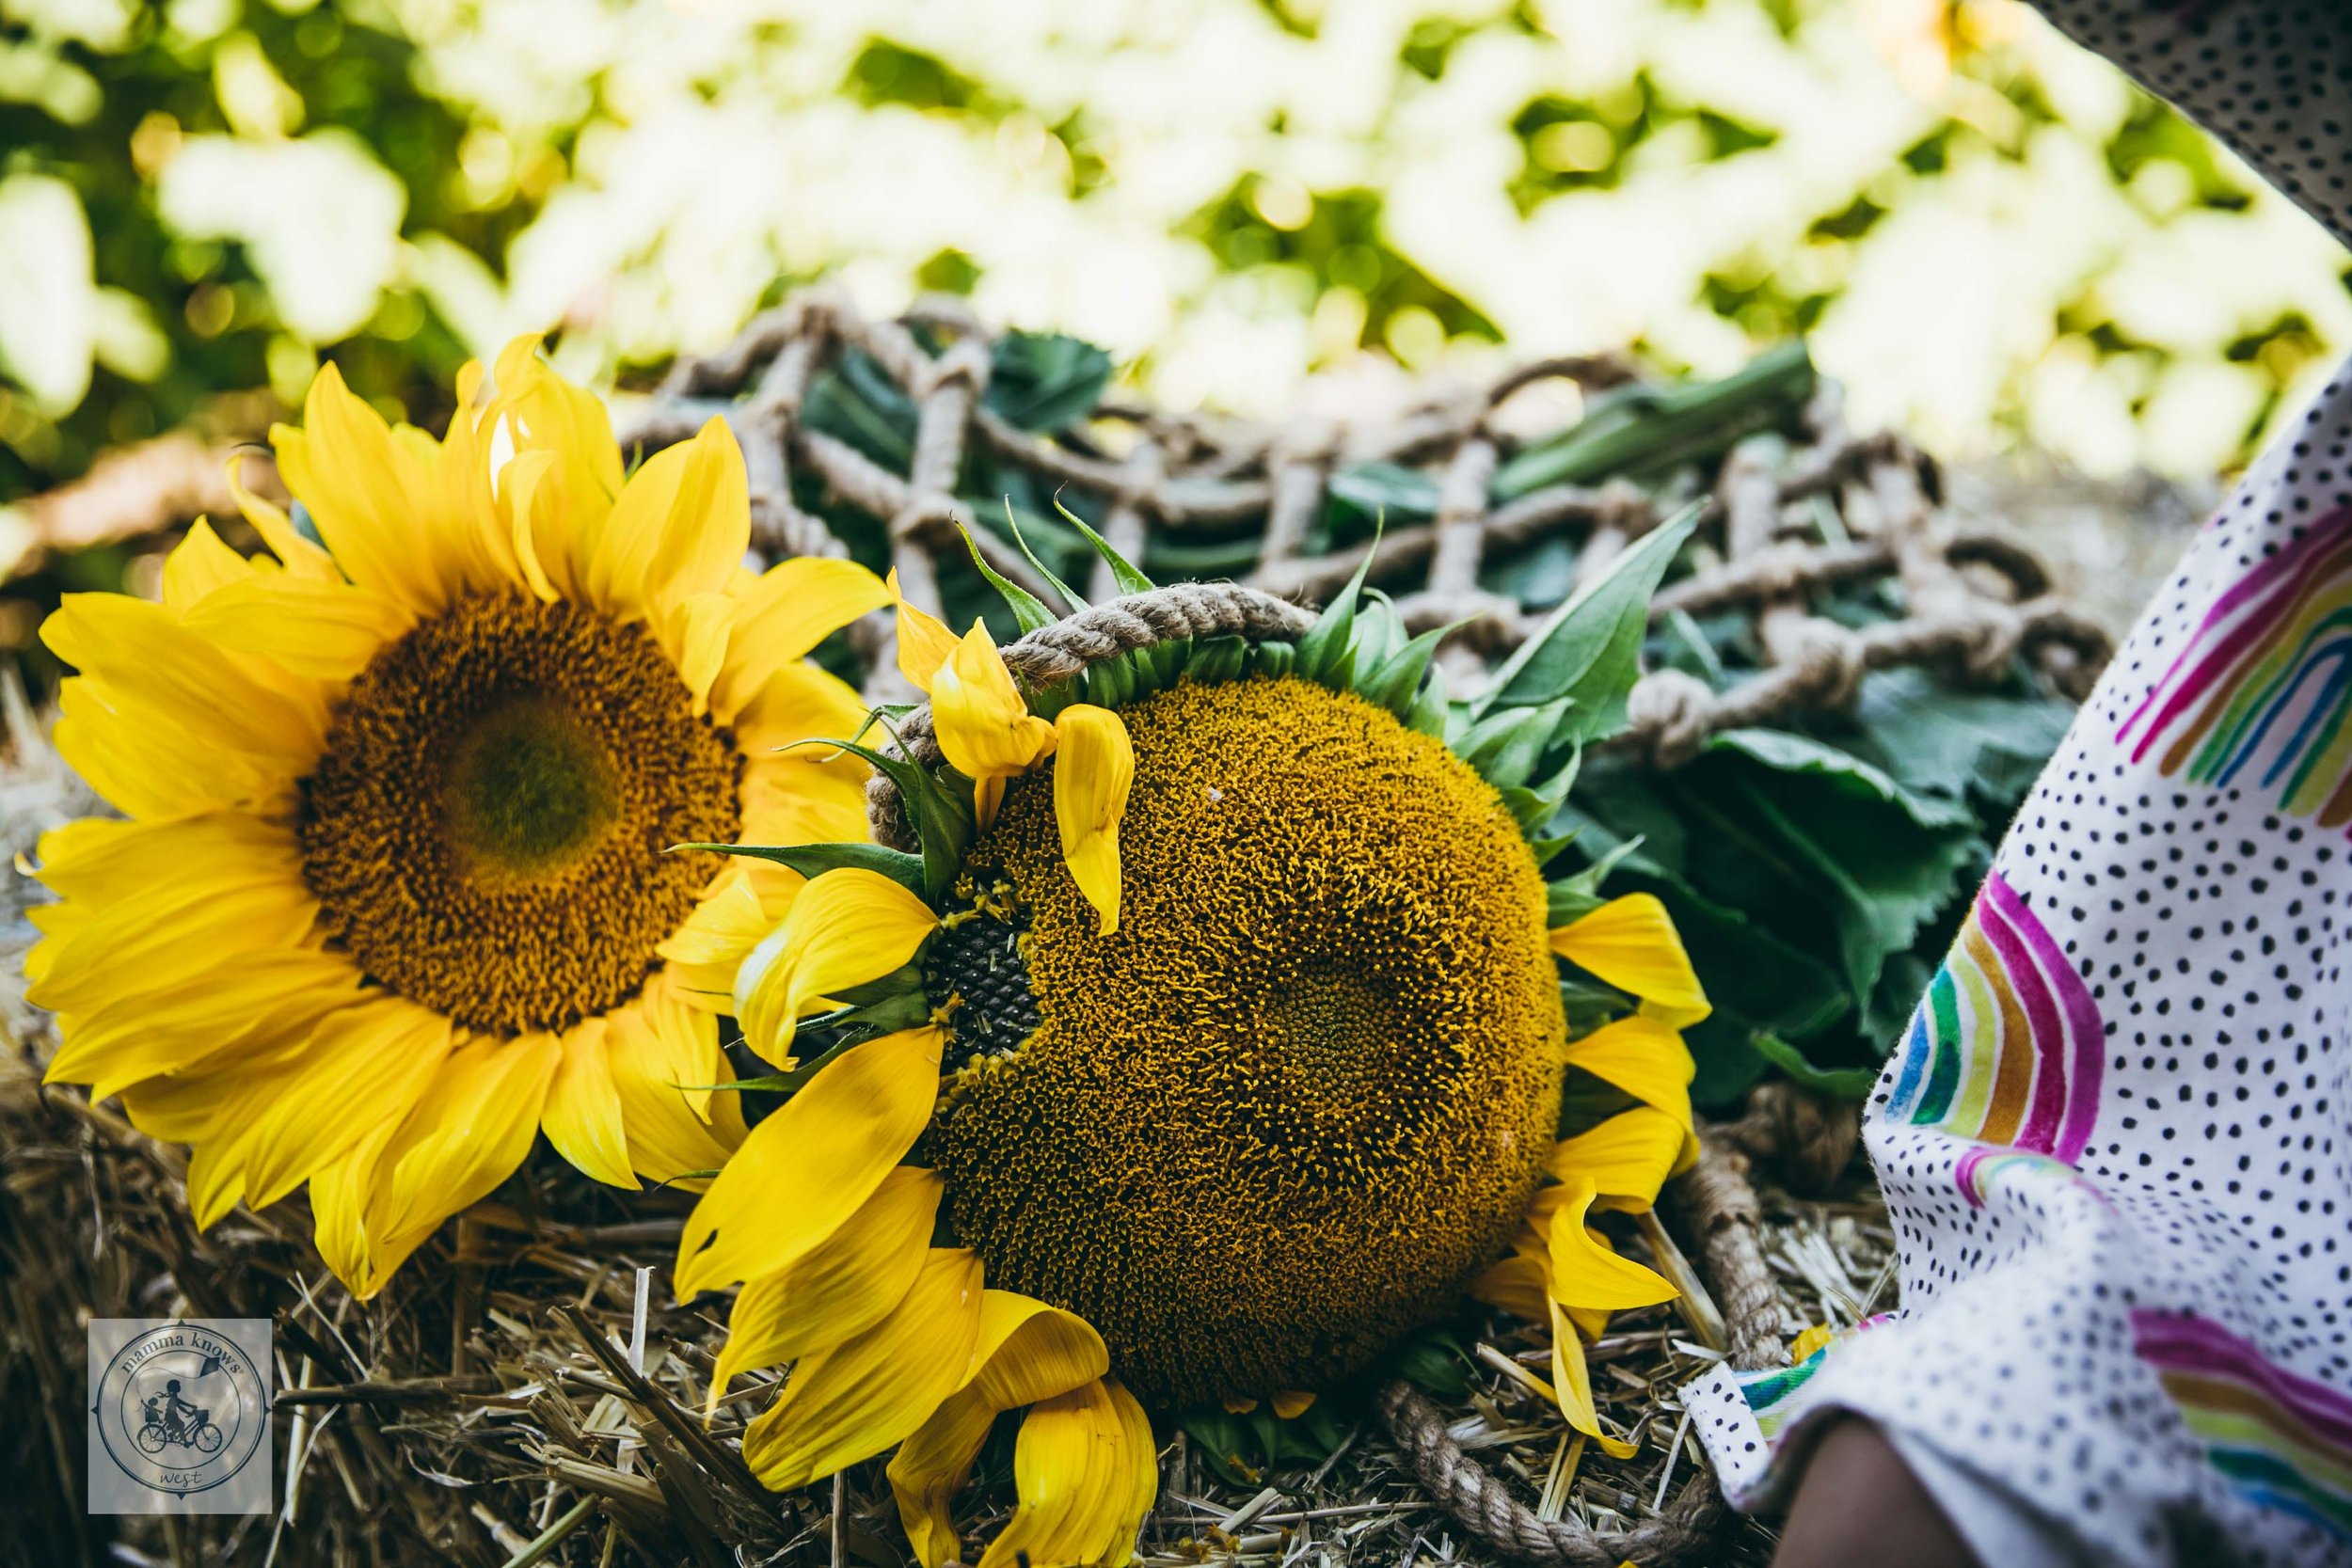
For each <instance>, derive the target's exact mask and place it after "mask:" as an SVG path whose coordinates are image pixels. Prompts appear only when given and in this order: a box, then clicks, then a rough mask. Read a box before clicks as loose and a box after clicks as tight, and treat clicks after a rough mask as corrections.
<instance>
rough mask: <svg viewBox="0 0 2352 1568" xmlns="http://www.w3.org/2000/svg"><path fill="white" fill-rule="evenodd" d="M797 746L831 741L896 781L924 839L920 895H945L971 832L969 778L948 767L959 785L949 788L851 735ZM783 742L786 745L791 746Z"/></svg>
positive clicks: (925, 771)
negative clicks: (843, 738)
mask: <svg viewBox="0 0 2352 1568" xmlns="http://www.w3.org/2000/svg"><path fill="white" fill-rule="evenodd" d="M796 746H833V747H836V748H838V749H839V750H841V751H844V752H849V753H850V755H851V756H854V757H862V758H864V759H865V760H866V764H867V765H868V766H869V767H871V768H873V769H874V770H875V771H876V772H878V773H882V774H883V775H885V776H887V777H888V778H889V780H890V782H891V783H892V784H897V785H898V799H899V800H901V801H902V802H903V803H904V804H905V806H906V810H907V816H908V818H909V819H910V820H911V821H912V822H913V823H914V834H915V837H917V838H919V839H920V840H922V843H923V886H922V888H921V889H920V892H921V893H922V895H923V896H924V897H925V898H927V899H933V900H936V899H938V898H940V897H942V896H944V895H946V892H947V889H948V888H949V887H950V886H952V885H953V884H954V882H955V879H956V872H957V870H958V869H959V868H960V867H961V864H962V863H963V851H964V849H965V848H966V847H969V846H970V844H971V842H972V833H973V820H972V790H971V784H970V782H969V781H968V780H965V779H964V778H963V775H961V773H957V772H955V770H954V769H952V768H948V769H945V770H944V771H945V772H946V774H948V775H949V776H951V777H953V778H954V779H955V780H956V781H957V783H958V784H960V785H961V788H959V789H954V790H950V789H949V788H948V787H947V785H946V784H945V783H943V782H942V779H941V778H940V776H939V775H936V774H934V773H932V772H931V770H930V769H929V768H924V767H921V766H919V765H918V764H915V763H912V762H909V761H908V760H907V759H906V758H904V757H893V756H884V755H883V754H882V752H877V751H875V750H874V749H873V748H872V747H870V746H863V745H860V744H859V743H857V742H856V741H854V740H803V741H799V742H796ZM793 749H794V747H787V748H786V750H787V751H789V750H793Z"/></svg>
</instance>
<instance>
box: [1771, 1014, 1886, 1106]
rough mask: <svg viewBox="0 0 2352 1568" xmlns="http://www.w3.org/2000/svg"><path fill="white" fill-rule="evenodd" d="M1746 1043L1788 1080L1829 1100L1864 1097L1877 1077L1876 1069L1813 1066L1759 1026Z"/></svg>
mask: <svg viewBox="0 0 2352 1568" xmlns="http://www.w3.org/2000/svg"><path fill="white" fill-rule="evenodd" d="M1750 1043H1751V1044H1753V1045H1754V1046H1755V1047H1756V1054H1757V1055H1759V1056H1761V1057H1763V1058H1764V1059H1765V1060H1766V1061H1767V1062H1770V1063H1771V1064H1772V1066H1774V1067H1776V1068H1778V1069H1780V1070H1781V1073H1782V1075H1783V1076H1785V1077H1786V1078H1787V1079H1788V1081H1789V1082H1790V1083H1792V1084H1794V1085H1797V1086H1798V1087H1799V1088H1802V1089H1811V1090H1812V1091H1813V1092H1814V1093H1816V1094H1824V1095H1827V1096H1829V1097H1830V1098H1831V1099H1833V1100H1867V1099H1868V1098H1869V1097H1870V1089H1871V1086H1872V1085H1875V1084H1877V1082H1878V1079H1879V1074H1878V1069H1876V1068H1859V1067H1857V1068H1826V1069H1825V1068H1818V1067H1815V1066H1814V1065H1813V1064H1812V1063H1811V1062H1808V1061H1806V1060H1805V1059H1804V1052H1802V1051H1799V1050H1798V1049H1797V1048H1796V1047H1795V1046H1793V1045H1790V1044H1789V1043H1788V1041H1787V1040H1785V1039H1782V1038H1781V1037H1779V1036H1778V1035H1774V1034H1771V1033H1768V1032H1766V1031H1764V1030H1761V1029H1759V1030H1757V1031H1756V1034H1755V1035H1754V1036H1753V1037H1751V1039H1750Z"/></svg>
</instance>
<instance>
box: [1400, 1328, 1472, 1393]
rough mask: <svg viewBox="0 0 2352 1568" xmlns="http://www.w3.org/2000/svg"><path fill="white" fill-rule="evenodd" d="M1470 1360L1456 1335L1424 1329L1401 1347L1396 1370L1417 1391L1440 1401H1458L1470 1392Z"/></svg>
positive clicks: (1438, 1330)
mask: <svg viewBox="0 0 2352 1568" xmlns="http://www.w3.org/2000/svg"><path fill="white" fill-rule="evenodd" d="M1467 1360H1468V1358H1467V1357H1465V1356H1464V1355H1463V1354H1462V1347H1461V1345H1460V1343H1459V1342H1458V1341H1456V1340H1455V1339H1454V1336H1453V1335H1451V1334H1448V1333H1446V1332H1445V1331H1444V1330H1443V1329H1438V1328H1431V1329H1423V1330H1422V1332H1421V1333H1419V1334H1416V1335H1415V1336H1413V1338H1410V1339H1407V1340H1406V1341H1405V1343H1404V1344H1403V1345H1401V1346H1399V1347H1398V1349H1397V1353H1396V1370H1397V1372H1398V1374H1399V1375H1400V1376H1402V1377H1404V1378H1405V1379H1406V1381H1407V1382H1409V1383H1411V1384H1413V1385H1414V1386H1416V1387H1419V1388H1421V1389H1423V1390H1424V1391H1426V1392H1428V1393H1432V1394H1435V1395H1437V1396H1438V1398H1439V1399H1449V1400H1458V1399H1461V1398H1463V1397H1464V1396H1465V1395H1467V1394H1468V1393H1469V1392H1470V1375H1469V1373H1468V1372H1466V1371H1465V1370H1463V1369H1464V1367H1465V1366H1466V1365H1467Z"/></svg>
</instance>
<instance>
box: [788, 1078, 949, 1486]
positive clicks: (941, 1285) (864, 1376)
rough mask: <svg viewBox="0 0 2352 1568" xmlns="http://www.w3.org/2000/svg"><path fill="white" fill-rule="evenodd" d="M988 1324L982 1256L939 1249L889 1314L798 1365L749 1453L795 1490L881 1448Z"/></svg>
mask: <svg viewBox="0 0 2352 1568" xmlns="http://www.w3.org/2000/svg"><path fill="white" fill-rule="evenodd" d="M760 1125H761V1126H763V1127H764V1126H766V1125H767V1123H766V1122H762V1123H761V1124H760ZM979 1326H980V1260H979V1259H977V1257H975V1256H973V1254H972V1253H970V1252H968V1251H965V1250H963V1249H961V1248H935V1249H933V1250H932V1251H931V1252H930V1255H929V1256H927V1257H926V1258H925V1259H923V1266H922V1268H921V1270H920V1271H919V1272H917V1274H916V1275H915V1276H914V1285H913V1286H911V1287H910V1288H909V1289H908V1291H907V1293H906V1295H905V1296H904V1297H903V1298H902V1299H901V1300H900V1301H899V1303H898V1306H897V1307H894V1308H893V1309H892V1310H891V1313H890V1315H889V1316H888V1317H886V1318H884V1319H883V1320H882V1322H881V1323H876V1324H875V1325H874V1326H873V1327H872V1328H869V1329H867V1330H866V1332H865V1333H863V1334H860V1335H858V1336H857V1337H855V1338H851V1339H850V1340H849V1341H847V1342H846V1343H844V1344H841V1345H837V1346H835V1347H834V1349H832V1350H828V1351H820V1352H818V1354H814V1355H811V1356H808V1357H806V1358H804V1359H803V1360H802V1361H801V1362H800V1363H799V1364H798V1365H797V1366H795V1367H794V1368H793V1369H792V1375H791V1377H790V1378H789V1379H788V1380H787V1382H786V1383H785V1386H784V1395H783V1397H782V1398H780V1399H779V1400H777V1401H776V1402H775V1403H774V1404H773V1405H772V1406H771V1407H770V1408H769V1409H768V1410H767V1412H766V1413H765V1414H763V1415H762V1416H761V1417H760V1418H758V1419H757V1420H755V1421H754V1422H753V1423H752V1424H751V1426H750V1427H749V1428H748V1429H746V1430H745V1432H744V1433H743V1461H744V1463H745V1464H747V1465H750V1466H751V1468H752V1473H753V1474H754V1475H756V1476H757V1477H758V1478H759V1480H760V1482H761V1484H763V1485H765V1486H768V1487H770V1488H771V1489H772V1490H774V1491H778V1492H788V1491H790V1490H791V1489H792V1488H793V1487H796V1486H805V1485H806V1484H808V1482H810V1481H815V1480H816V1479H817V1478H818V1477H819V1476H829V1475H831V1474H833V1473H834V1471H835V1470H838V1469H840V1468H841V1467H842V1466H843V1465H854V1464H856V1463H857V1462H858V1461H859V1460H861V1459H870V1458H872V1457H873V1456H874V1455H875V1454H878V1453H880V1452H882V1450H883V1449H886V1448H888V1447H890V1446H891V1445H892V1444H893V1443H896V1442H898V1440H899V1439H900V1438H902V1437H905V1436H906V1435H907V1434H908V1433H912V1432H913V1431H914V1429H915V1428H916V1427H918V1426H920V1425H922V1423H923V1421H924V1420H925V1418H928V1417H929V1416H930V1414H931V1413H932V1412H933V1411H935V1410H937V1409H938V1408H939V1404H940V1402H941V1401H942V1400H945V1399H946V1397H947V1396H948V1395H949V1394H950V1393H951V1392H953V1391H954V1389H955V1386H956V1384H957V1383H958V1382H959V1381H960V1380H961V1378H962V1376H963V1369H964V1364H965V1362H966V1361H967V1359H968V1358H969V1357H970V1355H971V1354H972V1342H973V1340H974V1339H975V1338H977V1337H978V1334H979Z"/></svg>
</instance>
